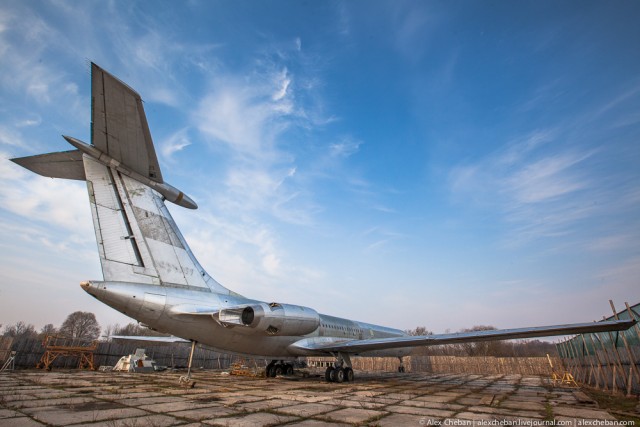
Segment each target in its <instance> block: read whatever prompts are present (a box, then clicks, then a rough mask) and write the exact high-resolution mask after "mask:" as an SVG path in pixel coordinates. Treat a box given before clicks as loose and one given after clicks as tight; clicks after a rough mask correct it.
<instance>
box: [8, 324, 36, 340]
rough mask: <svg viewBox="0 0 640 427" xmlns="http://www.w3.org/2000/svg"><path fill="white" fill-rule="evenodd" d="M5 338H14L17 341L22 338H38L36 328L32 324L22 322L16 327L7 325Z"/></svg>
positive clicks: (15, 325)
mask: <svg viewBox="0 0 640 427" xmlns="http://www.w3.org/2000/svg"><path fill="white" fill-rule="evenodd" d="M3 335H4V336H6V337H12V338H15V339H20V338H36V337H37V336H38V334H37V333H36V328H35V327H34V326H33V325H32V324H27V323H25V322H23V321H22V320H20V321H19V322H17V323H16V324H14V325H7V326H5V327H4V334H3Z"/></svg>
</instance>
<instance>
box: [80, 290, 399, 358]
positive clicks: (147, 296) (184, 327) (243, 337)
mask: <svg viewBox="0 0 640 427" xmlns="http://www.w3.org/2000/svg"><path fill="white" fill-rule="evenodd" d="M81 286H82V288H83V289H84V290H85V291H86V292H87V293H89V294H90V295H92V296H93V297H95V298H97V299H98V300H100V301H101V302H103V303H105V304H107V305H109V306H110V307H112V308H114V309H116V310H118V311H120V312H121V313H123V314H125V315H127V316H129V317H132V318H134V319H136V320H138V321H139V322H141V323H143V324H144V325H146V326H148V327H150V328H151V329H154V330H158V331H161V332H165V333H170V334H173V335H176V336H180V337H181V338H185V339H188V340H191V341H197V342H199V343H202V344H205V345H207V346H209V347H212V348H214V349H219V350H222V351H226V352H232V353H237V354H246V355H253V356H263V357H265V358H270V359H287V358H293V357H299V356H311V355H326V352H316V351H311V350H308V349H304V348H300V347H297V346H295V343H296V342H300V341H301V340H313V341H316V342H318V341H319V342H325V343H327V344H328V343H339V342H345V341H350V340H354V339H355V340H362V339H364V340H366V339H373V338H387V337H401V336H406V335H407V334H406V333H404V332H403V331H401V330H398V329H393V328H387V327H384V326H379V325H372V324H369V323H364V322H358V321H354V320H349V319H343V318H339V317H334V316H328V315H325V314H320V325H319V326H318V328H317V329H316V330H315V331H313V332H311V333H309V334H306V335H303V336H300V335H295V336H269V335H265V334H260V333H258V332H255V331H253V330H251V329H250V328H246V327H243V326H228V325H225V324H223V323H220V322H218V321H216V320H215V317H214V316H211V315H207V314H200V315H193V314H192V312H193V310H194V308H195V309H197V310H199V311H200V312H202V313H209V312H211V313H215V312H219V311H220V310H222V309H224V308H228V307H234V306H238V305H243V304H253V303H261V301H257V300H252V299H248V298H245V297H242V296H237V295H223V294H218V293H215V292H212V291H211V290H209V289H200V288H198V289H194V288H187V287H184V288H180V287H166V286H157V285H145V284H140V283H125V282H96V281H94V282H83V283H82V285H81ZM184 307H189V308H190V313H185V312H184V311H183V308H184ZM410 351H411V349H410V348H396V349H390V350H376V351H369V352H364V353H362V354H359V355H362V356H386V357H402V356H406V355H407V354H409V352H410ZM356 355H358V354H356Z"/></svg>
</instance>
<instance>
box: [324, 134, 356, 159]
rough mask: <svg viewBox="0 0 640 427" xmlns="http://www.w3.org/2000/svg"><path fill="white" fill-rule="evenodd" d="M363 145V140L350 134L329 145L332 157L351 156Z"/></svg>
mask: <svg viewBox="0 0 640 427" xmlns="http://www.w3.org/2000/svg"><path fill="white" fill-rule="evenodd" d="M360 145H362V141H359V140H356V139H354V138H352V137H350V136H345V137H343V138H342V139H341V140H340V142H336V143H333V144H331V145H329V152H330V155H331V156H332V157H344V158H346V157H350V156H352V155H353V154H355V153H357V152H358V150H359V149H360Z"/></svg>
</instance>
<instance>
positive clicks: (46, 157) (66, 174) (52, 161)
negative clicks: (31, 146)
mask: <svg viewBox="0 0 640 427" xmlns="http://www.w3.org/2000/svg"><path fill="white" fill-rule="evenodd" d="M11 161H12V162H14V163H16V164H18V165H20V166H22V167H23V168H25V169H29V170H30V171H32V172H35V173H37V174H38V175H42V176H46V177H49V178H64V179H76V180H79V181H85V180H86V177H85V174H84V165H83V164H82V153H81V152H80V151H79V150H71V151H60V152H57V153H48V154H38V155H37V156H28V157H17V158H15V159H11Z"/></svg>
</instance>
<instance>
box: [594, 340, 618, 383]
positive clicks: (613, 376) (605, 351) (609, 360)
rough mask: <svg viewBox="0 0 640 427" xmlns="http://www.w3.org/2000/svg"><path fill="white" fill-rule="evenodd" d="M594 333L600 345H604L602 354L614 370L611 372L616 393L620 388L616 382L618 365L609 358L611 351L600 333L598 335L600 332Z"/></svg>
mask: <svg viewBox="0 0 640 427" xmlns="http://www.w3.org/2000/svg"><path fill="white" fill-rule="evenodd" d="M594 335H595V337H596V339H597V340H598V342H599V343H600V347H602V354H603V355H604V358H605V361H606V362H607V366H608V367H609V369H610V370H611V372H612V374H611V392H612V393H616V392H617V391H618V389H617V387H616V382H617V378H616V375H617V373H616V365H615V363H613V362H612V361H611V359H610V358H609V352H608V351H607V348H606V347H605V345H604V343H603V342H602V340H601V339H600V335H598V334H594Z"/></svg>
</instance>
